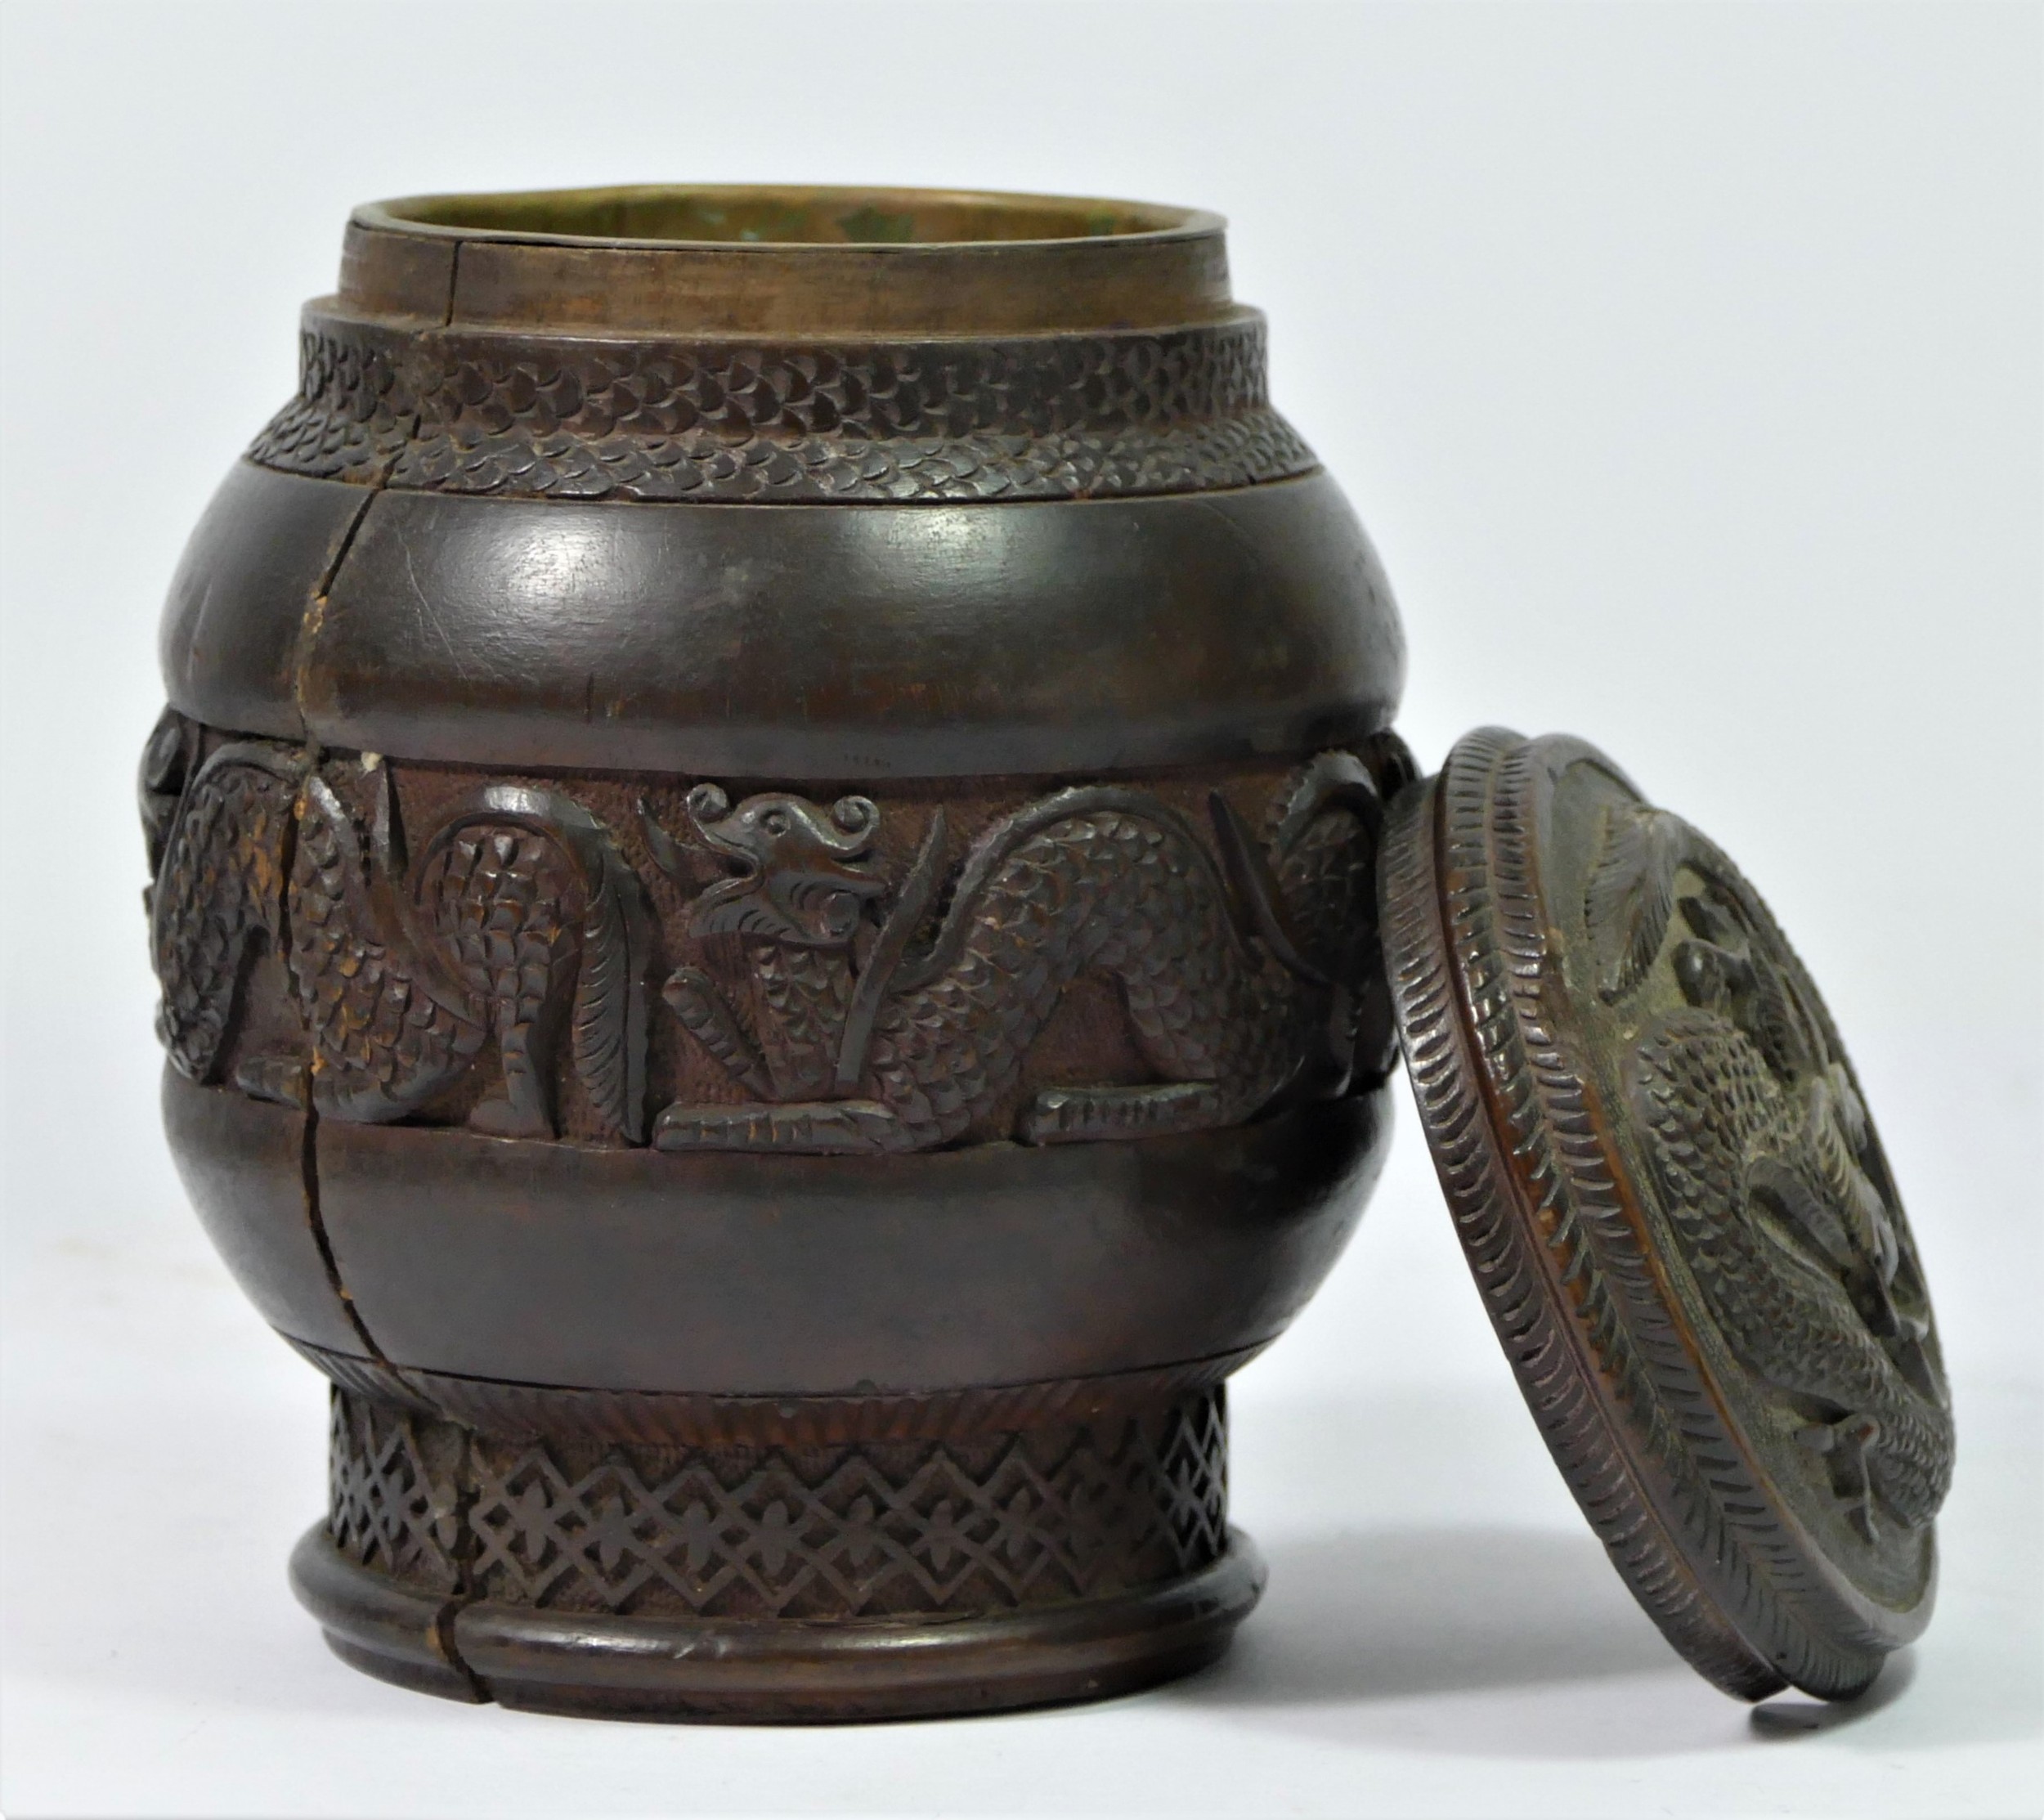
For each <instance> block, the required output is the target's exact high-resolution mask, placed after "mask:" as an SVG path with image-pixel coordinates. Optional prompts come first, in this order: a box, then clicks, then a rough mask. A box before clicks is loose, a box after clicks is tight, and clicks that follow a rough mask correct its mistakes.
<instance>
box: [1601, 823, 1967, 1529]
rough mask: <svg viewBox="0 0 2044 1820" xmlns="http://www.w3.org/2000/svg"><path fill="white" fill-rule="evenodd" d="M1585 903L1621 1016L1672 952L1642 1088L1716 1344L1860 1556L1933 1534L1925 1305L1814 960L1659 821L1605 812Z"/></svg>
mask: <svg viewBox="0 0 2044 1820" xmlns="http://www.w3.org/2000/svg"><path fill="white" fill-rule="evenodd" d="M1585 912H1586V920H1587V923H1588V926H1589V931H1590V935H1591V939H1592V941H1593V943H1594V945H1595V947H1596V948H1597V950H1598V957H1599V962H1600V966H1599V989H1600V991H1601V992H1602V994H1603V996H1604V997H1606V999H1607V1001H1610V1002H1614V1003H1619V1004H1622V1002H1624V1000H1625V998H1626V997H1628V996H1629V995H1630V994H1631V993H1634V991H1635V990H1637V989H1638V988H1639V987H1640V985H1641V984H1642V982H1643V980H1644V979H1645V978H1646V976H1647V973H1648V971H1649V970H1650V969H1651V968H1652V967H1653V966H1655V965H1656V962H1657V960H1658V959H1659V958H1660V957H1661V956H1662V955H1663V953H1664V952H1665V954H1666V959H1667V964H1668V966H1670V969H1671V971H1672V974H1673V977H1674V982H1675V984H1676V986H1677V988H1678V991H1679V1002H1677V1003H1676V1004H1675V1005H1674V1006H1671V1007H1670V1008H1669V1009H1666V1010H1665V1011H1659V1012H1657V1013H1656V1015H1652V1017H1650V1019H1649V1020H1648V1022H1647V1025H1646V1027H1645V1029H1644V1030H1643V1033H1642V1034H1641V1038H1640V1040H1639V1042H1638V1045H1637V1047H1636V1048H1635V1050H1634V1053H1633V1054H1632V1056H1631V1059H1630V1061H1629V1066H1628V1071H1627V1082H1626V1086H1627V1091H1628V1093H1629V1097H1630V1100H1631V1101H1632V1104H1633V1106H1634V1110H1635V1112H1636V1114H1637V1116H1638V1118H1639V1120H1640V1123H1641V1124H1642V1126H1643V1128H1644V1130H1645V1131H1646V1132H1647V1134H1648V1138H1647V1148H1648V1151H1649V1155H1650V1159H1651V1163H1652V1169H1653V1172H1654V1174H1655V1176H1656V1180H1657V1181H1658V1182H1659V1185H1660V1186H1661V1191H1662V1198H1663V1203H1664V1204H1665V1208H1666V1209H1667V1211H1668V1213H1669V1216H1670V1222H1671V1225H1672V1227H1673V1231H1674V1236H1675V1239H1676V1242H1677V1244H1679V1247H1680V1249H1681V1251H1682V1253H1683V1257H1684V1258H1685V1260H1686V1262H1688V1266H1689V1268H1690V1270H1691V1271H1692V1273H1693V1274H1694V1276H1695V1278H1696V1280H1697V1284H1698V1285H1699V1287H1700V1288H1701V1291H1702V1293H1703V1294H1704V1296H1705V1298H1706V1301H1707V1302H1708V1303H1709V1306H1710V1311H1711V1313H1712V1315H1713V1316H1714V1317H1715V1320H1716V1323H1717V1325H1718V1327H1719V1330H1720V1331H1721V1332H1722V1333H1723V1334H1724V1337H1725V1339H1726V1341H1727V1343H1728V1344H1729V1345H1730V1346H1731V1347H1732V1350H1733V1351H1734V1352H1736V1353H1737V1355H1738V1356H1739V1358H1740V1360H1741V1363H1742V1364H1743V1365H1745V1366H1746V1368H1747V1369H1749V1370H1750V1371H1751V1372H1752V1373H1754V1374H1755V1376H1756V1377H1757V1378H1759V1379H1760V1380H1761V1381H1762V1382H1764V1383H1766V1384H1768V1385H1769V1386H1771V1387H1773V1390H1774V1392H1776V1394H1777V1396H1778V1397H1779V1399H1780V1400H1781V1403H1782V1407H1783V1408H1784V1410H1785V1411H1786V1413H1787V1415H1788V1418H1789V1419H1790V1420H1791V1421H1792V1422H1794V1423H1796V1424H1797V1428H1796V1432H1797V1435H1798V1438H1799V1439H1800V1441H1802V1442H1803V1444H1804V1446H1805V1447H1807V1448H1808V1449H1809V1450H1811V1451H1812V1452H1813V1453H1814V1454H1816V1455H1818V1456H1819V1459H1820V1460H1821V1462H1822V1466H1823V1468H1824V1471H1825V1473H1826V1474H1827V1477H1828V1479H1829V1482H1830V1483H1831V1489H1832V1492H1833V1495H1835V1496H1836V1497H1837V1498H1838V1499H1840V1501H1841V1503H1842V1504H1843V1505H1844V1507H1845V1509H1846V1511H1847V1513H1848V1514H1849V1517H1850V1520H1851V1522H1852V1523H1853V1526H1855V1527H1856V1528H1857V1529H1858V1531H1859V1532H1860V1534H1861V1535H1862V1537H1863V1538H1864V1540H1866V1541H1867V1542H1868V1543H1870V1544H1871V1543H1874V1542H1876V1541H1878V1540H1880V1534H1881V1531H1882V1529H1883V1527H1884V1526H1887V1525H1898V1526H1901V1527H1902V1528H1903V1529H1904V1530H1916V1529H1918V1528H1921V1526H1924V1525H1925V1524H1927V1523H1929V1522H1930V1520H1931V1519H1932V1517H1934V1515H1935V1514H1936V1513H1937V1510H1938V1507H1939V1504H1940V1503H1941V1502H1942V1501H1943V1497H1944V1494H1945V1491H1946V1489H1947V1487H1948V1485H1949V1483H1950V1479H1951V1471H1952V1417H1951V1411H1950V1407H1949V1405H1948V1401H1947V1398H1946V1395H1945V1389H1944V1383H1943V1376H1942V1373H1941V1371H1940V1369H1939V1365H1938V1361H1937V1353H1936V1349H1935V1342H1934V1338H1933V1336H1932V1334H1931V1324H1930V1302H1929V1298H1928V1297H1927V1295H1926V1294H1925V1290H1924V1287H1923V1283H1922V1279H1921V1275H1920V1274H1919V1273H1918V1271H1917V1268H1916V1261H1915V1256H1914V1253H1913V1250H1912V1248H1911V1247H1910V1244H1909V1242H1908V1238H1907V1225H1906V1223H1905V1222H1903V1218H1902V1216H1901V1210H1900V1205H1899V1203H1898V1200H1897V1199H1896V1197H1895V1194H1894V1185H1893V1183H1892V1181H1890V1180H1889V1176H1888V1172H1887V1168H1886V1164H1885V1161H1884V1160H1883V1159H1882V1158H1881V1155H1880V1147H1879V1145H1878V1142H1877V1141H1876V1138H1875V1137H1874V1135H1873V1130H1872V1127H1871V1123H1870V1122H1869V1120H1868V1118H1867V1110H1866V1107H1865V1105H1863V1104H1862V1101H1861V1099H1860V1096H1859V1092H1858V1087H1857V1086H1856V1084H1855V1083H1854V1081H1853V1077H1852V1074H1851V1073H1850V1070H1849V1068H1848V1067H1847V1065H1846V1063H1845V1057H1844V1055H1843V1053H1842V1051H1840V1048H1839V1046H1838V1043H1837V1041H1836V1036H1835V1035H1834V1033H1832V1032H1831V1029H1830V1025H1829V1023H1828V1020H1827V1018H1826V1017H1825V1016H1824V1015H1823V1014H1822V1010H1821V1008H1820V1007H1819V1006H1818V1003H1817V1002H1816V1000H1815V997H1814V994H1813V992H1812V990H1811V988H1809V984H1808V981H1807V979H1806V977H1805V976H1804V973H1803V971H1802V968H1801V966H1800V963H1798V962H1796V960H1795V957H1794V955H1793V954H1792V953H1790V952H1789V950H1788V948H1787V947H1786V944H1785V943H1784V942H1783V941H1782V938H1781V935H1780V933H1779V931H1778V930H1776V929H1775V928H1774V926H1773V921H1772V919H1771V918H1770V917H1768V915H1767V913H1766V912H1765V910H1764V908H1763V907H1762V906H1761V905H1760V903H1759V899H1757V898H1756V897H1755V895H1754V894H1753V892H1752V890H1751V888H1750V886H1749V885H1746V882H1745V881H1744V879H1743V878H1742V877H1741V875H1740V874H1739V873H1738V872H1737V870H1736V869H1735V868H1734V867H1732V863H1731V862H1730V861H1729V860H1728V859H1727V858H1725V857H1724V854H1721V853H1719V851H1718V849H1716V848H1715V846H1713V845H1711V844H1710V842H1709V841H1706V839H1705V838H1704V837H1703V836H1701V835H1700V834H1698V833H1697V832H1696V831H1695V830H1694V829H1693V828H1691V827H1689V826H1688V824H1687V823H1683V822H1682V821H1680V820H1679V818H1676V817H1674V816H1672V815H1670V814H1666V813H1665V811H1661V810H1657V809H1647V808H1645V807H1643V806H1634V805H1611V806H1609V807H1608V808H1607V809H1606V811H1605V814H1604V823H1603V827H1602V841H1601V851H1600V854H1599V856H1598V863H1597V864H1596V866H1595V867H1594V869H1593V871H1592V872H1591V873H1590V876H1589V885H1588V889H1587V894H1586V903H1585ZM1670 935H1672V936H1673V937H1674V939H1673V941H1672V942H1670Z"/></svg>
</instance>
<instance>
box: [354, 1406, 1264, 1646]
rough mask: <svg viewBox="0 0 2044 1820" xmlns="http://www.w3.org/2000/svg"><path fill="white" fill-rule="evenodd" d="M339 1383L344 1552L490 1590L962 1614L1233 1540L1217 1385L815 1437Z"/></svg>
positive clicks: (1129, 1573)
mask: <svg viewBox="0 0 2044 1820" xmlns="http://www.w3.org/2000/svg"><path fill="white" fill-rule="evenodd" d="M334 1409H335V1416H334V1430H333V1434H334V1467H333V1487H334V1491H333V1509H332V1515H331V1517H330V1519H329V1522H330V1525H331V1528H332V1531H333V1534H334V1540H335V1541H336V1543H337V1544H338V1546H339V1547H340V1548H341V1549H342V1550H343V1553H347V1554H348V1555H349V1556H350V1557H351V1558H353V1559H355V1560H357V1561H360V1562H362V1563H363V1564H364V1565H365V1566H370V1567H379V1568H380V1569H381V1570H382V1571H384V1572H388V1573H391V1574H393V1575H394V1576H396V1577H398V1578H401V1579H408V1580H422V1581H425V1582H428V1583H430V1584H432V1585H436V1586H441V1585H453V1584H454V1582H453V1580H451V1579H450V1578H448V1577H447V1576H450V1574H452V1573H453V1571H455V1563H457V1562H459V1563H460V1564H461V1567H462V1570H463V1571H464V1575H465V1577H464V1579H463V1580H461V1585H462V1587H463V1589H464V1590H465V1591H466V1592H467V1593H468V1594H470V1595H471V1596H473V1597H475V1598H483V1599H487V1600H490V1601H492V1602H495V1603H506V1604H513V1605H527V1606H535V1607H545V1608H549V1609H559V1610H585V1611H603V1612H621V1613H635V1612H644V1613H652V1612H663V1613H668V1614H683V1615H693V1616H703V1617H733V1618H757V1617H780V1618H791V1619H799V1618H824V1617H856V1616H883V1615H885V1616H906V1615H910V1614H926V1615H934V1614H942V1613H945V1612H985V1611H988V1610H997V1609H1006V1608H1012V1607H1024V1606H1032V1605H1041V1604H1050V1603H1059V1602H1061V1601H1065V1600H1069V1599H1078V1598H1098V1597H1102V1596H1105V1595H1108V1594H1114V1593H1116V1592H1120V1591H1123V1590H1126V1589H1132V1588H1135V1587H1139V1586H1144V1585H1153V1584H1156V1583H1159V1582H1161V1581H1164V1580H1171V1579H1173V1578H1176V1577H1177V1576H1181V1575H1183V1574H1186V1573H1189V1572H1192V1571H1196V1570H1197V1569H1199V1568H1200V1567H1205V1566H1207V1565H1208V1563H1209V1562H1213V1561H1214V1560H1216V1559H1217V1558H1219V1557H1220V1555H1221V1552H1222V1551H1223V1549H1225V1547H1226V1539H1227V1482H1226V1459H1227V1424H1226V1402H1225V1394H1224V1392H1222V1390H1221V1388H1220V1387H1218V1386H1214V1387H1210V1388H1208V1389H1204V1390H1201V1391H1198V1392H1192V1393H1190V1394H1189V1395H1185V1396H1180V1397H1177V1398H1176V1399H1174V1400H1168V1401H1163V1402H1160V1403H1155V1404H1152V1405H1150V1406H1149V1407H1147V1408H1146V1409H1144V1410H1141V1411H1139V1412H1137V1413H1134V1414H1123V1415H1118V1416H1115V1417H1111V1418H1108V1419H1104V1420H1101V1421H1099V1422H1096V1423H1092V1424H1091V1425H1085V1426H1079V1425H1051V1426H1046V1427H1041V1428H1033V1429H1029V1430H1024V1431H1020V1432H1006V1433H995V1434H992V1435H988V1436H985V1437H979V1438H977V1439H973V1440H954V1441H944V1442H932V1441H899V1442H890V1441H867V1442H864V1443H861V1444H858V1445H857V1446H834V1447H810V1448H756V1447H755V1448H744V1447H736V1446H733V1447H721V1448H715V1449H694V1448H677V1447H646V1446H625V1445H616V1444H612V1445H603V1444H600V1443H589V1442H579V1443H578V1442H576V1441H565V1440H558V1439H557V1440H552V1441H503V1440H499V1439H496V1438H494V1437H488V1436H483V1435H479V1434H475V1433H473V1432H471V1431H468V1430H467V1429H464V1428H458V1427H457V1426H456V1425H455V1424H454V1423H446V1422H439V1421H434V1420H430V1419H424V1418H421V1417H415V1416H412V1415H409V1414H402V1413H401V1412H398V1411H396V1410H387V1409H382V1408H379V1407H376V1406H374V1405H370V1403H369V1402H368V1401H367V1400H366V1399H364V1398H361V1397H360V1396H356V1395H355V1394H353V1393H352V1392H347V1391H343V1390H340V1389H338V1388H337V1389H336V1390H335V1392H334ZM429 1458H430V1459H433V1460H435V1461H442V1460H444V1461H446V1462H449V1463H451V1464H448V1465H446V1466H445V1467H438V1468H436V1467H434V1466H429V1465H428V1459H429ZM436 1576H438V1577H436Z"/></svg>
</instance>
